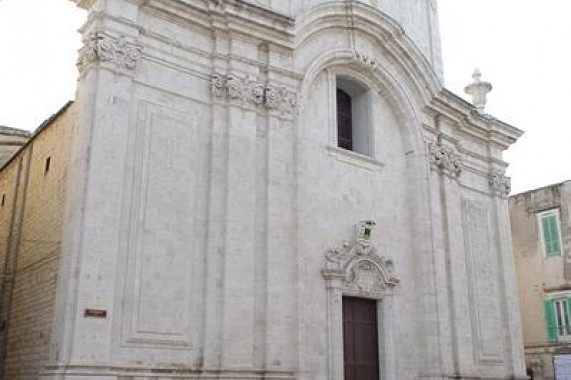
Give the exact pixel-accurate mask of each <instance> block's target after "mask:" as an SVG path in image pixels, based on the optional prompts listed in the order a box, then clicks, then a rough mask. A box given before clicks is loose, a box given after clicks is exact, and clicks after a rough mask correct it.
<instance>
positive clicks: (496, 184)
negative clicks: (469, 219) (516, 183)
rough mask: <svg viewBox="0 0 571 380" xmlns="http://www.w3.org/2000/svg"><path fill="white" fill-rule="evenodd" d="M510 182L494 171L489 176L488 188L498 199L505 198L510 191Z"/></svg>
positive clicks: (500, 173)
mask: <svg viewBox="0 0 571 380" xmlns="http://www.w3.org/2000/svg"><path fill="white" fill-rule="evenodd" d="M511 183H512V181H511V178H510V177H506V175H505V174H504V172H502V171H499V170H498V171H494V172H492V174H490V188H491V190H492V193H493V194H494V195H496V196H498V197H500V198H507V197H508V195H510V191H511V190H512V184H511Z"/></svg>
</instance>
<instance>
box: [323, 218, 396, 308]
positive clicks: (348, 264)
mask: <svg viewBox="0 0 571 380" xmlns="http://www.w3.org/2000/svg"><path fill="white" fill-rule="evenodd" d="M375 224H376V223H375V222H374V221H372V220H363V221H361V222H359V223H358V224H357V226H356V232H357V233H356V236H355V239H354V241H345V242H344V243H343V244H341V245H340V246H336V247H334V248H332V249H330V250H329V251H328V252H326V254H325V265H324V268H323V269H322V271H321V274H322V276H323V277H324V278H325V279H326V280H329V281H331V280H335V279H337V280H340V281H341V284H340V285H341V287H342V289H343V293H347V294H355V295H363V296H369V297H373V298H377V297H375V296H382V295H383V294H384V293H386V292H387V291H390V290H392V289H393V288H394V287H395V286H396V285H397V284H398V283H399V279H398V278H397V277H396V276H395V275H394V273H393V269H394V265H393V261H392V260H391V259H389V258H387V257H385V256H381V255H379V254H377V249H376V248H375V246H374V245H373V244H372V239H371V238H372V230H373V228H374V226H375Z"/></svg>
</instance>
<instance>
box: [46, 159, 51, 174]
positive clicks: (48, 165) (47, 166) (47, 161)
mask: <svg viewBox="0 0 571 380" xmlns="http://www.w3.org/2000/svg"><path fill="white" fill-rule="evenodd" d="M51 159H52V158H51V157H48V158H46V166H45V167H44V174H48V172H49V171H50V162H51Z"/></svg>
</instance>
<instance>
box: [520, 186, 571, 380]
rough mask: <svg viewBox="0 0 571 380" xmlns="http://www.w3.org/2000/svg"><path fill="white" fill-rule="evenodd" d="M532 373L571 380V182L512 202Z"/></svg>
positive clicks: (540, 379)
mask: <svg viewBox="0 0 571 380" xmlns="http://www.w3.org/2000/svg"><path fill="white" fill-rule="evenodd" d="M509 207H510V216H511V224H512V235H513V244H514V254H515V262H516V270H517V278H518V289H519V303H520V309H521V317H522V329H523V337H524V344H525V355H526V365H527V368H528V373H529V374H532V376H533V379H534V380H552V379H557V380H567V379H571V257H570V249H571V181H566V182H563V183H559V184H556V185H551V186H546V187H543V188H540V189H535V190H531V191H528V192H525V193H521V194H517V195H514V196H511V197H510V199H509Z"/></svg>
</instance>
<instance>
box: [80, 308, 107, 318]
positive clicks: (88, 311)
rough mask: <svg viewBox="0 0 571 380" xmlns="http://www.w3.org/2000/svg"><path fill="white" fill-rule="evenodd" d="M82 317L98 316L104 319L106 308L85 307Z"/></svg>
mask: <svg viewBox="0 0 571 380" xmlns="http://www.w3.org/2000/svg"><path fill="white" fill-rule="evenodd" d="M83 317H84V318H100V319H104V318H107V310H101V309H85V311H84V312H83Z"/></svg>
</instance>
